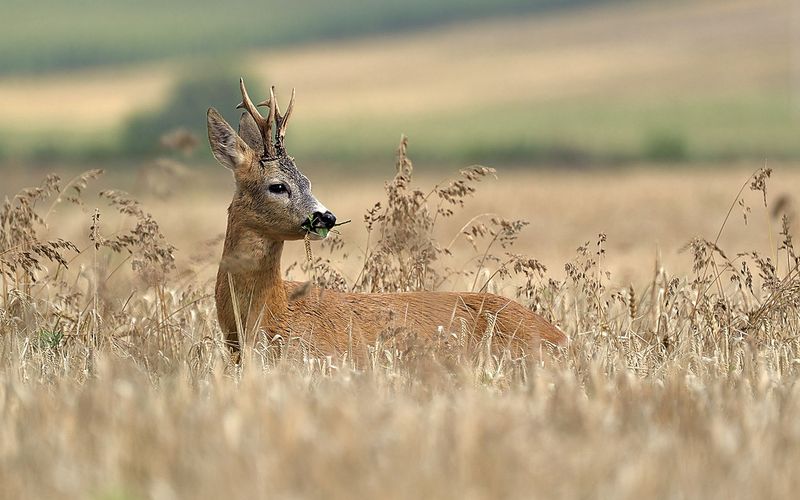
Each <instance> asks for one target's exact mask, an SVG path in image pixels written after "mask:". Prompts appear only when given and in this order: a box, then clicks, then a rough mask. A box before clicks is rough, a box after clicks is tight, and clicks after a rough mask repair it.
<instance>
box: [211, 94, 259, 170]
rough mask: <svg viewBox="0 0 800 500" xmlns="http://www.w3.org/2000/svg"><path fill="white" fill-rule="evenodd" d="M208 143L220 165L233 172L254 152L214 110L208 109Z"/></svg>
mask: <svg viewBox="0 0 800 500" xmlns="http://www.w3.org/2000/svg"><path fill="white" fill-rule="evenodd" d="M208 142H209V144H211V152H212V153H213V154H214V158H216V159H217V161H218V162H219V163H220V165H222V166H223V167H226V168H229V169H231V170H236V169H237V168H238V167H239V166H241V165H242V164H244V163H245V162H246V161H247V160H248V158H249V157H250V153H251V152H252V151H251V149H250V147H249V146H248V145H247V144H246V143H245V142H244V141H243V140H242V138H241V137H239V135H238V134H237V133H236V132H234V131H233V129H232V128H231V126H230V125H228V122H226V121H225V119H224V118H222V116H221V115H220V114H219V112H217V110H216V109H214V108H209V109H208Z"/></svg>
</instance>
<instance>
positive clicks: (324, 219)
mask: <svg viewBox="0 0 800 500" xmlns="http://www.w3.org/2000/svg"><path fill="white" fill-rule="evenodd" d="M314 219H316V220H318V221H319V222H320V223H321V224H322V226H323V227H325V229H331V228H333V226H334V225H335V224H336V216H335V215H333V214H332V213H331V211H330V210H328V211H326V212H325V213H320V212H315V213H314Z"/></svg>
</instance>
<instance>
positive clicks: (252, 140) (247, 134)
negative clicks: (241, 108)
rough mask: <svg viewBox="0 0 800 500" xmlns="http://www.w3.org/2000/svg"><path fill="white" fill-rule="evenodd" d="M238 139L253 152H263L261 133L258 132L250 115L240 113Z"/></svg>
mask: <svg viewBox="0 0 800 500" xmlns="http://www.w3.org/2000/svg"><path fill="white" fill-rule="evenodd" d="M239 137H241V138H242V139H243V140H244V142H246V143H247V145H248V146H250V149H252V150H253V151H263V150H264V138H263V137H261V131H260V130H258V125H256V121H255V120H253V117H252V116H250V113H242V117H241V118H239Z"/></svg>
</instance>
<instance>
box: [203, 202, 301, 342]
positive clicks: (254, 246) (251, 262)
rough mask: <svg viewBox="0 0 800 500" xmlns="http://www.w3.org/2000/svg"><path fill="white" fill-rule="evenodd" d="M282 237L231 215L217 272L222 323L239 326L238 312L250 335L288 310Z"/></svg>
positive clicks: (231, 327)
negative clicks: (264, 232)
mask: <svg viewBox="0 0 800 500" xmlns="http://www.w3.org/2000/svg"><path fill="white" fill-rule="evenodd" d="M282 252H283V241H278V240H272V239H269V238H266V237H264V236H263V235H262V234H259V233H258V232H257V231H256V230H254V229H251V228H248V227H246V226H245V225H244V224H240V223H238V222H237V220H236V218H235V217H232V216H230V215H229V217H228V229H227V232H226V235H225V246H224V249H223V252H222V261H221V262H220V267H219V272H218V274H217V286H216V299H217V314H218V315H219V320H220V325H221V326H222V327H223V329H224V330H227V331H228V332H231V331H232V330H233V331H236V330H237V321H236V314H237V310H238V314H239V316H240V318H241V325H239V327H241V328H243V329H244V331H245V332H247V335H248V336H250V335H252V332H254V331H256V330H257V329H258V328H263V329H265V330H271V329H273V328H274V327H276V326H277V325H278V322H279V321H280V319H281V318H282V317H283V316H284V315H285V313H286V311H287V310H288V300H287V296H286V289H285V288H284V284H283V280H282V279H281V253H282Z"/></svg>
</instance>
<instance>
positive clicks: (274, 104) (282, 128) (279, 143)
mask: <svg viewBox="0 0 800 500" xmlns="http://www.w3.org/2000/svg"><path fill="white" fill-rule="evenodd" d="M294 95H295V89H294V88H292V97H291V99H289V106H288V107H287V108H286V114H285V115H281V109H280V107H279V106H278V100H277V99H276V98H275V86H274V85H273V86H272V87H270V89H269V100H267V101H263V102H260V103H258V104H257V105H256V106H269V107H270V112H271V111H272V109H274V110H275V123H276V124H277V126H278V133H277V134H276V137H275V147H276V149H277V150H278V153H284V154H285V153H286V149H285V148H284V146H283V139H284V137H286V125H287V124H288V123H289V117H290V116H291V115H292V110H293V109H294Z"/></svg>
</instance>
